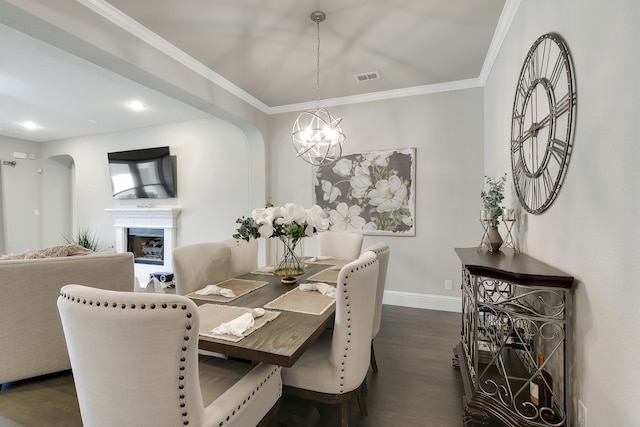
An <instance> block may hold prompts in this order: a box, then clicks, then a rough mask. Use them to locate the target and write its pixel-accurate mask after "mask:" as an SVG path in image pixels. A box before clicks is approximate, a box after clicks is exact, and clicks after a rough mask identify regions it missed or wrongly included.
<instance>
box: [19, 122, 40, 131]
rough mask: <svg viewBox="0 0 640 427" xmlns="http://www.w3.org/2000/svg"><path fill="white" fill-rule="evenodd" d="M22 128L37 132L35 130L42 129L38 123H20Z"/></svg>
mask: <svg viewBox="0 0 640 427" xmlns="http://www.w3.org/2000/svg"><path fill="white" fill-rule="evenodd" d="M20 126H22V127H23V128H25V129H28V130H35V129H39V128H40V125H39V124H37V123H36V122H32V121H26V122H22V123H20Z"/></svg>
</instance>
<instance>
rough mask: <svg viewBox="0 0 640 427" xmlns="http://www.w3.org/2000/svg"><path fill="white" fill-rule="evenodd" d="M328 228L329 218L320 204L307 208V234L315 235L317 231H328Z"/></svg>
mask: <svg viewBox="0 0 640 427" xmlns="http://www.w3.org/2000/svg"><path fill="white" fill-rule="evenodd" d="M314 228H315V229H314ZM328 229H329V218H328V217H327V214H326V213H325V211H324V209H322V208H321V207H320V206H318V205H313V206H312V207H311V208H310V209H307V228H305V234H306V235H307V236H311V235H313V233H314V232H315V231H326V230H328Z"/></svg>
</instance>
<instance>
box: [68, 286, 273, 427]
mask: <svg viewBox="0 0 640 427" xmlns="http://www.w3.org/2000/svg"><path fill="white" fill-rule="evenodd" d="M60 296H62V297H63V298H66V299H68V300H71V301H72V302H77V303H82V304H89V305H93V304H94V303H93V301H88V302H87V300H85V299H83V300H82V301H80V299H79V298H77V299H76V297H74V296H72V295H68V294H64V293H62V292H61V293H60ZM95 304H96V306H97V307H100V304H101V303H100V302H99V301H96V303H95ZM103 304H104V306H105V307H109V303H108V302H106V301H105V302H104V303H103ZM117 306H118V303H116V302H113V303H111V307H112V308H114V307H117ZM121 307H122V308H123V309H125V308H127V305H126V304H122V305H121ZM146 307H147V306H146V304H140V306H139V307H138V308H140V309H143V310H144V309H145V308H146ZM130 308H132V309H135V308H136V305H135V304H131V306H130ZM149 308H150V309H152V310H153V309H155V308H156V305H155V304H150V305H149ZM161 308H169V306H168V305H167V304H166V303H163V304H162V305H161ZM170 308H172V309H176V308H178V304H176V303H173V304H171V306H170ZM180 309H182V310H186V309H187V306H186V305H182V306H180ZM186 317H187V319H191V318H192V317H193V314H192V313H191V312H187V313H186ZM185 329H186V330H191V323H188V324H187V325H186V327H185ZM184 342H185V344H184V345H183V347H182V354H181V356H180V371H181V373H180V375H179V377H178V379H179V380H180V382H179V385H178V388H179V389H180V390H183V389H184V378H185V377H184V374H183V372H184V370H185V369H186V366H185V365H184V363H185V362H186V360H187V357H186V352H187V344H188V342H189V337H188V336H187V335H186V334H185V336H184ZM279 369H281V368H280V367H279V366H274V368H273V370H272V371H271V372H270V373H269V375H267V378H265V379H264V380H262V382H260V384H259V385H258V386H257V387H256V388H255V389H254V390H253V391H251V394H249V395H247V396H246V397H245V398H244V399H243V400H242V404H240V405H238V407H237V409H234V410H233V412H232V413H231V415H227V417H226V419H224V420H222V421H220V423H219V424H218V427H223V426H224V425H225V423H227V422H229V421H230V420H231V418H232V417H234V416H235V415H236V412H238V411H240V409H242V406H243V405H246V404H247V403H249V401H250V400H251V397H252V396H255V394H256V392H257V391H259V390H260V389H261V388H262V387H263V386H264V385H265V383H266V382H267V380H268V379H269V378H271V377H272V376H273V375H275V374H276V372H278V370H279ZM179 397H180V408H185V407H186V405H187V404H186V396H185V395H184V393H183V392H180V396H179ZM188 415H189V414H188V413H187V411H184V412H182V420H183V421H182V424H183V425H185V426H186V425H189V419H188Z"/></svg>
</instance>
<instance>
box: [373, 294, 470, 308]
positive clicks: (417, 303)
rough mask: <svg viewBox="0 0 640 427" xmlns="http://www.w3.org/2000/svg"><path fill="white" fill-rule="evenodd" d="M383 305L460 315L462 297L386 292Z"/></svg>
mask: <svg viewBox="0 0 640 427" xmlns="http://www.w3.org/2000/svg"><path fill="white" fill-rule="evenodd" d="M382 303H383V304H388V305H398V306H401V307H412V308H425V309H428V310H439V311H452V312H455V313H460V312H461V309H462V300H461V299H460V297H447V296H443V295H432V294H418V293H415V292H399V291H384V296H383V297H382Z"/></svg>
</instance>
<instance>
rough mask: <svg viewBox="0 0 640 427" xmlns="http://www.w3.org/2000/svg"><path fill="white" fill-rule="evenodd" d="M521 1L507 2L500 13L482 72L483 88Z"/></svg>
mask: <svg viewBox="0 0 640 427" xmlns="http://www.w3.org/2000/svg"><path fill="white" fill-rule="evenodd" d="M520 1H521V0H506V2H505V4H504V7H503V8H502V13H500V18H499V19H498V25H496V31H495V32H494V33H493V38H492V39H491V45H489V50H488V51H487V56H485V58H484V64H483V65H482V70H480V82H481V84H482V86H484V84H485V83H486V82H487V78H489V73H490V72H491V69H492V68H493V64H494V63H495V62H496V58H497V57H498V53H499V52H500V48H501V47H502V43H503V42H504V39H505V38H506V37H507V32H508V31H509V28H510V27H511V23H512V22H513V18H514V17H515V16H516V12H517V11H518V7H520Z"/></svg>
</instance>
